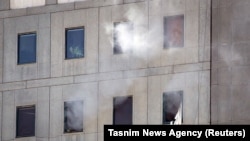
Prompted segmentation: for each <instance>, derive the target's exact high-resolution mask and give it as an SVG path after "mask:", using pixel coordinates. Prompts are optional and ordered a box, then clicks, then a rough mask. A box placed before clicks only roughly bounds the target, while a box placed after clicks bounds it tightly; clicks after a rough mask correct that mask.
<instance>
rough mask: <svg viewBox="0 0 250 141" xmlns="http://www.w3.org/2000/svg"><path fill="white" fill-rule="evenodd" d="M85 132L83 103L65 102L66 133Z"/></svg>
mask: <svg viewBox="0 0 250 141" xmlns="http://www.w3.org/2000/svg"><path fill="white" fill-rule="evenodd" d="M82 131H83V101H67V102H64V133H73V132H82Z"/></svg>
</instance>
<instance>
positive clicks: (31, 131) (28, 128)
mask: <svg viewBox="0 0 250 141" xmlns="http://www.w3.org/2000/svg"><path fill="white" fill-rule="evenodd" d="M35 114H36V109H35V106H27V107H17V114H16V137H30V136H35Z"/></svg>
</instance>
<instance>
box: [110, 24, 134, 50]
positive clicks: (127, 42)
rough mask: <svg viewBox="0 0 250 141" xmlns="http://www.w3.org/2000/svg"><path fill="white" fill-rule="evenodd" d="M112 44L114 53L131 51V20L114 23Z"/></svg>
mask: <svg viewBox="0 0 250 141" xmlns="http://www.w3.org/2000/svg"><path fill="white" fill-rule="evenodd" d="M113 44H114V45H113V53H114V54H122V53H124V52H128V51H131V49H132V46H133V24H132V23H131V22H116V23H114V31H113Z"/></svg>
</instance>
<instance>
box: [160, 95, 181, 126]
mask: <svg viewBox="0 0 250 141" xmlns="http://www.w3.org/2000/svg"><path fill="white" fill-rule="evenodd" d="M182 101H183V92H182V91H176V92H165V93H163V124H181V123H182Z"/></svg>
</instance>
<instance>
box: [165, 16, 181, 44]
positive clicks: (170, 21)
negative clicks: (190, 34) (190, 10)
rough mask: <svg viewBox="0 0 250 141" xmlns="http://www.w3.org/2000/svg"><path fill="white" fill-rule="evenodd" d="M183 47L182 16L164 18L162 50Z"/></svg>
mask: <svg viewBox="0 0 250 141" xmlns="http://www.w3.org/2000/svg"><path fill="white" fill-rule="evenodd" d="M169 47H184V15H176V16H168V17H164V48H169Z"/></svg>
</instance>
